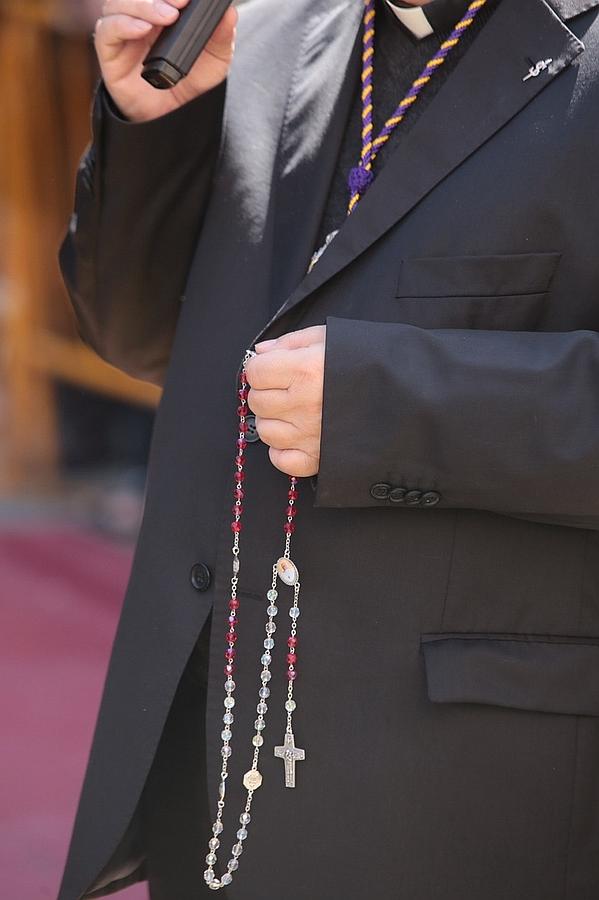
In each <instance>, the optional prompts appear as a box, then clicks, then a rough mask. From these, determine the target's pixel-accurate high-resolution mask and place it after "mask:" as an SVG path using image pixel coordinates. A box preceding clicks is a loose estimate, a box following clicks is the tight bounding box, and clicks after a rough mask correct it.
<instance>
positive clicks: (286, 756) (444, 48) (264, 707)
mask: <svg viewBox="0 0 599 900" xmlns="http://www.w3.org/2000/svg"><path fill="white" fill-rule="evenodd" d="M486 2H487V0H472V2H471V3H470V6H469V7H468V10H467V11H466V14H465V15H464V17H463V18H462V19H460V21H459V22H458V23H457V25H456V26H455V28H454V30H453V31H452V33H451V34H450V35H449V37H448V38H447V39H446V40H445V41H443V43H442V44H441V46H440V47H439V49H438V51H437V52H436V54H435V55H434V56H433V58H432V59H431V60H430V61H429V62H428V63H427V65H426V66H425V68H424V70H423V71H422V73H421V75H420V77H419V78H417V79H416V81H415V82H414V83H413V85H412V87H411V88H410V90H409V91H408V93H407V95H406V96H405V97H404V99H403V100H402V101H401V103H400V104H399V106H398V107H397V109H396V110H395V111H394V113H393V115H392V116H391V117H390V118H389V119H387V121H386V123H385V125H384V127H383V129H382V131H381V133H380V134H379V136H378V137H376V138H375V137H374V132H373V73H374V36H375V15H376V9H375V3H376V0H364V20H363V27H364V34H363V53H362V153H361V157H360V162H359V164H358V165H357V166H356V167H355V168H354V169H352V171H351V173H350V176H349V189H350V200H349V206H348V215H350V214H351V213H352V212H353V211H354V210H355V209H356V208H357V206H358V204H359V202H360V199H361V198H362V197H363V195H364V194H365V193H366V191H367V190H368V189H369V187H370V185H371V184H372V182H373V179H374V172H373V163H374V161H375V159H376V157H377V154H378V152H379V151H380V150H381V148H382V147H383V146H384V145H385V144H386V143H387V141H388V140H389V138H390V137H391V135H392V133H393V132H394V131H395V129H396V128H397V127H398V126H399V125H400V124H401V123H402V122H403V121H404V119H405V117H406V115H407V113H408V111H409V110H410V109H411V107H412V106H413V104H414V103H415V102H416V100H417V99H418V96H419V95H420V93H421V92H422V90H423V89H424V88H425V87H426V86H427V85H428V84H429V82H430V81H431V79H432V78H433V76H434V74H435V73H436V72H437V71H439V69H440V67H441V66H442V65H443V63H444V62H445V60H446V59H447V57H448V56H449V54H450V53H451V52H452V50H453V49H454V48H455V47H456V46H457V45H458V44H459V42H460V40H461V38H462V36H463V35H464V33H465V32H466V31H467V29H468V28H470V26H471V25H472V24H473V23H474V21H475V19H476V16H477V15H478V13H479V12H480V11H481V9H482V8H483V7H484V6H485V4H486ZM336 234H337V232H333V233H332V234H330V235H328V237H327V239H326V242H325V244H324V246H323V247H322V248H321V249H320V250H319V251H318V252H317V253H315V254H314V256H313V258H312V262H311V264H310V271H311V270H312V268H313V267H314V266H315V265H316V263H317V262H318V260H319V259H320V257H321V256H322V254H323V253H324V252H325V250H326V248H327V247H328V246H329V244H331V242H332V241H333V240H334V238H335V236H336ZM254 355H255V354H254V351H252V350H248V351H247V353H246V355H245V359H244V361H243V367H242V370H241V373H240V380H239V390H238V399H239V406H238V408H237V413H238V416H239V437H238V439H237V448H236V456H235V465H236V472H235V475H234V479H235V491H234V499H235V505H234V506H233V514H234V519H233V521H232V523H231V530H232V531H233V534H234V542H233V548H232V550H233V575H232V578H231V599H230V600H229V619H228V623H229V630H228V632H227V633H226V636H225V640H226V643H227V649H226V650H225V660H226V665H225V676H226V681H225V699H224V701H223V702H224V709H225V712H224V715H223V724H224V728H223V731H222V732H221V738H222V742H223V743H222V747H221V751H220V752H221V757H222V768H221V773H220V784H219V789H218V804H217V808H218V812H217V816H216V820H215V822H214V824H213V826H212V837H211V838H210V840H209V842H208V848H209V853H208V855H207V856H206V863H207V866H208V868H207V869H206V871H205V872H204V880H205V881H206V884H207V885H208V886H209V887H210V888H211V889H212V890H215V891H216V890H219V889H220V888H223V887H226V886H227V885H228V884H231V882H232V881H233V873H234V872H235V871H237V869H238V868H239V857H240V856H241V854H242V853H243V842H244V841H245V840H246V838H247V836H248V825H249V824H250V821H251V815H250V810H251V807H252V800H253V797H254V792H255V791H257V790H258V788H259V787H260V786H261V784H262V775H261V774H260V771H259V769H258V760H259V757H260V748H261V747H262V745H263V744H264V738H263V737H262V732H263V731H264V728H265V727H266V713H267V711H268V704H267V702H266V701H267V700H268V699H269V697H270V688H269V686H268V684H269V682H270V680H271V672H270V664H271V662H272V651H273V650H274V646H275V639H274V634H275V631H276V629H277V626H276V624H275V618H276V616H277V614H278V612H279V610H278V607H277V600H278V597H279V593H278V591H277V584H278V583H279V582H282V583H283V584H285V585H287V586H289V587H291V588H293V601H292V604H291V606H290V608H289V615H290V618H291V627H290V633H289V637H288V638H287V648H288V653H287V679H288V686H287V700H286V702H285V711H286V713H287V727H286V730H285V737H284V741H283V744H282V745H281V746H279V747H275V749H274V753H275V756H277V757H279V758H281V759H283V760H284V762H285V785H286V787H289V788H294V787H295V765H296V763H297V762H298V761H300V760H304V759H305V758H306V753H305V751H304V750H301V749H300V748H298V747H296V746H295V739H294V736H293V727H292V726H293V713H294V711H295V708H296V703H295V700H294V699H293V688H294V683H295V679H296V676H297V672H296V668H295V664H296V661H297V620H298V617H299V614H300V608H299V596H300V580H299V572H298V569H297V566H296V565H295V563H294V562H293V560H292V559H291V536H292V534H293V532H294V531H295V523H294V519H295V515H296V512H297V508H296V501H297V499H298V479H297V478H295V477H291V479H290V486H289V490H288V493H287V510H286V521H285V524H284V526H283V531H284V534H285V549H284V552H283V555H282V556H281V557H280V558H279V559H278V560H277V561H276V563H275V564H274V565H273V567H272V584H271V587H270V590H269V591H268V593H267V595H266V597H267V601H268V606H267V608H266V615H267V621H266V625H265V633H266V637H265V639H264V653H263V654H262V655H261V657H260V662H261V664H262V672H261V673H260V688H259V690H258V705H257V706H256V712H257V714H258V718H257V719H256V721H255V722H254V729H255V734H254V736H253V738H252V746H253V756H252V764H251V767H250V768H249V769H248V771H247V772H246V773H245V775H244V777H243V786H244V787H245V789H246V791H247V797H246V803H245V807H244V809H243V812H242V813H241V815H240V816H239V824H240V826H241V827H240V828H239V829H238V831H237V842H236V843H235V844H233V847H232V850H231V858H230V859H229V861H228V863H227V870H226V872H224V874H223V875H222V876H221V877H220V878H217V877H216V874H215V872H214V866H215V865H216V863H217V850H218V849H219V847H220V838H219V835H220V834H221V833H222V831H223V822H222V819H223V813H224V809H225V794H226V781H227V777H228V761H229V758H230V757H231V754H232V749H231V739H232V737H233V723H234V721H235V714H234V712H233V710H234V708H235V697H234V693H235V681H234V680H233V674H234V671H235V655H236V651H235V645H236V642H237V632H236V630H235V629H236V624H237V610H238V609H239V600H238V599H237V583H238V577H239V571H240V560H239V534H240V532H241V518H242V514H243V499H244V489H243V483H244V480H245V471H244V466H245V455H244V450H245V448H246V446H247V441H246V438H245V435H246V433H247V430H248V426H247V423H246V415H247V413H248V405H247V398H248V381H247V377H246V371H245V367H246V364H247V362H248V360H249V359H250V358H251V357H252V356H254Z"/></svg>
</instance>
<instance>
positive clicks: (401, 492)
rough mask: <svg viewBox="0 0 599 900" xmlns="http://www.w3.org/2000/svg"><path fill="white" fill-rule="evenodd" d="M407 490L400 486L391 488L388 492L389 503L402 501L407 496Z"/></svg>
mask: <svg viewBox="0 0 599 900" xmlns="http://www.w3.org/2000/svg"><path fill="white" fill-rule="evenodd" d="M407 493H408V492H407V490H406V489H405V488H402V487H396V488H393V490H392V491H391V493H390V494H389V500H390V501H391V503H403V502H404V501H405V499H406V496H407Z"/></svg>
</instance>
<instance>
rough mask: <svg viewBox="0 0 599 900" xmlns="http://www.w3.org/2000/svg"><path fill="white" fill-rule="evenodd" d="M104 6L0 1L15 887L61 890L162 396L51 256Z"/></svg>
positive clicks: (0, 423)
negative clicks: (79, 299) (79, 304)
mask: <svg viewBox="0 0 599 900" xmlns="http://www.w3.org/2000/svg"><path fill="white" fill-rule="evenodd" d="M100 5H101V2H100V0H0V68H1V71H2V82H1V83H2V88H1V94H0V98H1V99H0V134H1V135H2V140H1V141H0V716H1V722H2V730H1V732H0V872H2V889H1V892H2V896H4V897H7V898H10V900H35V898H51V900H54V898H55V896H56V893H57V890H58V881H59V878H60V874H61V870H62V866H63V863H64V858H65V854H66V849H67V844H68V840H69V836H70V830H71V827H72V822H73V817H74V813H75V807H76V803H77V799H78V794H79V790H80V787H81V780H82V777H83V771H84V768H85V763H86V760H87V755H88V751H89V745H90V741H91V737H92V729H93V724H94V721H95V716H96V712H97V707H98V703H99V700H100V692H101V687H102V683H103V679H104V674H105V670H106V665H107V661H108V654H109V650H110V645H111V642H112V638H113V635H114V630H115V626H116V620H117V617H118V614H119V610H120V606H121V603H122V598H123V592H124V589H125V586H126V581H127V577H128V572H129V567H130V562H131V554H132V546H133V541H134V539H135V536H136V533H137V529H138V525H139V521H140V516H141V511H142V505H143V490H144V478H145V465H146V457H147V452H148V445H149V440H150V434H151V429H152V421H153V410H154V407H155V405H156V403H157V401H158V392H157V390H156V389H154V388H152V387H150V386H149V385H146V384H142V383H140V382H136V381H134V380H132V379H130V378H127V377H126V376H124V375H122V374H121V373H119V372H117V371H116V370H114V369H112V368H111V367H109V366H107V365H105V364H104V363H103V362H101V361H100V360H99V359H98V358H97V357H96V356H95V355H94V354H93V353H92V352H91V351H90V350H89V349H88V348H86V347H85V346H83V345H82V343H81V342H80V341H79V339H78V337H77V334H76V330H75V326H74V320H73V316H72V314H71V312H70V309H69V305H68V301H67V299H66V295H65V291H64V287H63V285H62V281H61V278H60V275H59V271H58V266H57V251H58V246H59V244H60V242H61V240H62V236H63V233H64V231H65V230H66V227H67V225H68V219H69V214H70V210H71V204H72V193H73V185H74V178H75V172H76V169H77V165H78V160H79V158H80V156H81V154H82V152H83V150H84V148H85V146H86V144H87V143H88V140H89V121H90V115H89V112H90V98H91V95H92V91H93V89H94V86H95V83H96V80H97V77H98V73H97V70H96V64H95V58H94V53H93V47H92V41H91V33H92V30H93V25H94V22H95V19H96V17H97V15H98V14H99V8H100ZM122 896H123V897H124V898H125V897H126V898H127V900H141V898H144V897H146V896H147V892H146V890H145V887H143V886H136V887H134V888H131V889H129V890H128V891H125V892H123V895H122Z"/></svg>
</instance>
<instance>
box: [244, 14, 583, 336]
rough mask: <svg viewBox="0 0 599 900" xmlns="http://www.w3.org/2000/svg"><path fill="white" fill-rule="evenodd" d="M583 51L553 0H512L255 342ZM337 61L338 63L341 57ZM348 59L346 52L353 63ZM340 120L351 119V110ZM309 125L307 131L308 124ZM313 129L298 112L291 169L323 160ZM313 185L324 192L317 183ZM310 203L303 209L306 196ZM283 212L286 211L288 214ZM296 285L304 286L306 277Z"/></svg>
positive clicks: (288, 160)
mask: <svg viewBox="0 0 599 900" xmlns="http://www.w3.org/2000/svg"><path fill="white" fill-rule="evenodd" d="M356 5H358V4H356ZM359 5H360V6H361V4H359ZM348 30H349V29H348ZM346 39H347V40H348V41H351V31H350V33H349V34H348V33H347V31H346ZM583 50H584V45H583V44H582V42H581V41H579V40H578V38H577V37H576V36H575V35H574V34H573V33H572V31H570V29H569V28H568V27H567V25H565V24H564V22H563V21H562V20H561V19H560V18H559V17H558V15H557V14H556V13H555V12H554V10H553V9H552V8H551V6H549V4H548V3H547V2H546V0H526V2H523V0H502V2H501V3H500V4H499V6H498V8H497V10H496V11H495V13H494V14H493V16H492V17H491V19H490V20H489V21H488V22H487V24H486V25H485V27H484V28H483V29H482V31H481V32H480V34H479V35H477V37H476V40H475V41H474V43H473V44H472V46H471V47H470V48H469V50H468V52H467V53H466V55H465V56H464V57H463V59H461V60H460V62H459V64H458V66H457V67H456V69H455V70H454V72H453V73H452V76H451V78H449V79H448V80H447V81H446V82H445V83H444V84H443V86H442V87H441V89H440V90H439V92H438V93H437V95H436V96H435V98H434V99H433V100H432V102H431V103H430V104H429V106H428V107H427V109H426V111H425V112H424V113H423V114H422V115H421V117H420V118H419V119H418V122H417V123H415V125H414V127H413V128H412V129H411V130H410V131H409V133H408V134H407V135H406V137H405V140H401V139H400V140H399V141H398V143H397V146H396V149H395V151H394V153H393V154H392V155H391V156H390V157H389V159H388V160H387V163H386V165H385V167H384V168H383V169H382V170H381V172H380V174H379V175H378V177H377V179H376V181H375V182H374V184H373V185H372V187H371V188H370V190H369V192H368V193H367V194H366V196H365V197H364V198H363V200H362V201H361V203H360V205H359V206H358V208H357V210H356V211H355V212H354V214H353V215H352V216H350V217H349V218H348V219H347V220H346V221H345V223H344V224H343V226H342V228H341V230H340V232H339V234H338V236H337V237H336V238H335V240H334V241H333V243H332V244H331V246H330V247H329V249H328V250H327V251H326V252H325V254H324V255H323V257H322V258H321V260H320V261H319V263H318V264H317V266H316V267H315V269H314V270H313V271H312V272H311V273H310V274H308V275H305V277H303V278H302V280H301V282H299V285H298V287H297V288H296V289H295V290H294V291H293V293H292V294H291V295H290V296H289V297H288V299H287V301H286V302H285V303H284V304H283V305H282V306H281V307H280V309H279V310H278V311H277V312H276V313H275V315H274V316H273V318H272V319H271V320H270V321H269V322H268V323H267V324H266V325H265V326H264V328H263V329H262V331H261V332H260V333H259V334H258V335H257V336H256V338H255V341H257V340H260V339H261V338H262V337H263V336H264V335H265V334H266V332H270V330H271V328H272V326H274V325H275V324H276V322H277V321H278V320H279V319H280V318H281V317H282V316H283V315H284V314H285V313H287V312H289V311H290V310H291V309H293V308H294V307H296V306H297V305H298V304H300V303H301V302H302V301H304V300H305V299H306V298H307V297H308V296H309V295H311V294H312V293H313V292H314V291H316V290H317V289H318V288H319V287H321V286H322V285H323V284H324V283H325V282H326V281H328V280H329V279H331V278H333V277H334V276H335V275H336V274H337V273H338V272H340V271H341V270H342V269H343V268H345V267H346V266H347V265H349V264H350V263H351V262H352V261H353V260H355V259H356V258H357V257H358V256H359V255H360V254H362V253H363V252H364V251H365V250H367V249H368V247H370V246H371V245H372V244H373V243H374V242H375V241H376V240H377V239H378V238H380V237H381V236H382V235H384V234H385V232H387V231H388V230H389V229H390V228H391V227H392V226H393V225H394V224H395V223H396V222H398V221H399V220H401V219H402V218H403V217H404V216H406V215H407V214H408V213H409V212H410V210H411V209H413V208H414V206H416V204H417V203H419V202H420V200H422V199H423V198H424V197H425V196H426V195H427V194H428V193H429V192H430V191H431V190H432V189H433V188H434V187H435V186H436V185H437V184H439V182H440V181H442V180H443V179H444V178H445V177H446V176H447V175H448V174H449V173H450V172H452V171H453V170H454V169H455V168H456V167H457V166H459V165H460V163H462V162H463V161H464V160H465V159H466V158H467V157H468V156H470V155H471V154H472V153H474V152H475V151H476V150H477V149H478V148H479V147H480V146H481V145H482V144H483V143H485V142H486V141H487V140H489V138H491V137H492V136H493V135H494V134H495V133H496V132H497V131H499V129H501V128H502V127H503V126H504V125H505V124H506V123H507V122H509V121H510V120H511V119H512V118H513V117H514V116H515V115H516V114H517V113H518V112H519V111H520V110H521V109H523V108H524V107H525V106H526V105H527V104H528V103H529V102H530V101H531V100H532V99H533V98H534V97H535V96H536V95H537V94H538V93H540V92H541V91H542V90H544V88H545V87H546V86H547V85H548V84H549V83H550V82H551V81H552V80H553V79H554V78H555V77H556V76H557V75H558V74H559V73H560V72H561V71H562V70H563V69H564V68H565V67H566V66H568V65H569V64H570V63H571V62H572V60H573V59H574V58H575V57H576V56H577V55H578V54H579V53H581V52H582V51H583ZM336 55H337V58H338V59H341V58H342V53H341V51H340V49H339V47H337V51H336ZM330 59H331V61H332V59H333V57H331V58H330ZM347 59H348V56H347V55H346V57H345V61H347ZM539 60H551V63H550V64H549V67H548V68H547V69H545V70H543V71H541V73H540V74H539V75H538V76H537V77H532V78H528V79H527V80H526V81H524V80H523V79H524V76H525V75H526V74H527V72H528V70H529V68H530V66H531V65H532V64H533V63H536V62H537V61H539ZM312 62H313V63H314V59H313V60H312ZM315 68H317V66H315ZM306 77H307V76H306ZM314 89H315V85H312V91H311V92H310V93H309V95H308V98H307V99H306V101H305V102H307V103H309V102H310V96H311V97H312V102H316V101H315V98H314ZM296 94H297V92H296ZM296 99H297V98H296ZM331 99H332V98H329V102H330V101H331ZM298 102H299V101H298ZM306 114H307V113H306ZM339 118H340V119H342V120H343V121H342V124H343V125H345V121H346V118H347V110H346V109H344V110H343V115H341V114H340V115H339ZM302 124H303V127H302V128H300V127H298V126H300V125H302ZM295 128H297V132H296V133H294V129H295ZM309 130H310V126H309V120H307V119H304V118H303V116H302V117H301V118H300V119H298V117H297V115H293V116H291V117H290V119H289V127H288V133H287V135H286V139H285V149H284V153H283V154H282V162H284V164H285V165H286V166H287V171H288V172H289V170H290V167H291V168H292V169H294V170H299V169H300V168H301V167H302V166H304V165H308V166H309V162H306V161H305V158H307V159H308V160H310V159H313V157H314V154H315V153H316V152H317V151H318V146H316V145H311V144H310V135H309ZM306 132H307V133H306ZM335 133H336V135H337V132H335ZM325 134H326V133H325ZM337 137H338V136H336V140H337ZM337 151H338V143H337V145H336V147H335V153H334V154H332V153H330V151H327V153H328V155H329V156H328V159H327V165H326V172H327V177H328V179H329V180H328V182H327V183H326V184H325V183H324V181H323V182H322V183H320V184H319V185H318V188H319V191H318V192H319V193H320V194H321V197H320V198H318V200H317V199H316V198H315V197H310V198H309V199H308V201H307V202H308V204H309V205H310V204H311V210H312V212H311V219H312V221H311V223H310V224H311V230H310V237H312V236H313V234H314V227H313V226H314V220H315V218H316V216H315V210H316V207H317V204H319V205H318V209H319V210H321V208H322V202H323V199H324V198H326V193H327V190H328V185H329V184H330V176H331V174H332V169H331V162H332V163H333V165H334V160H335V159H336V158H337ZM303 157H304V158H303ZM283 172H285V169H284V170H283ZM406 172H409V176H410V177H409V180H408V179H406V174H405V173H406ZM312 191H313V192H314V194H316V185H314V184H313V185H312ZM280 199H281V202H282V201H285V204H286V207H287V209H286V213H285V214H286V215H287V216H288V217H289V216H291V215H292V210H293V208H294V203H293V197H290V196H289V195H288V193H287V188H286V189H285V190H284V191H282V194H281V198H280ZM277 202H279V201H277ZM301 202H302V206H303V204H304V202H305V201H304V198H303V197H302V198H301ZM289 204H290V205H289ZM295 208H296V209H297V208H298V207H297V206H295ZM283 215H284V214H283V212H281V213H280V216H281V221H282V220H283ZM307 232H308V229H306V230H305V231H304V235H305V236H306V235H307ZM302 254H303V255H301V260H302V263H303V264H304V265H305V261H306V257H305V247H304V246H302ZM297 262H298V257H297V256H296V257H295V265H294V268H293V275H294V276H296V275H297V274H298V270H297ZM299 278H301V271H300V272H299ZM295 283H296V284H298V282H297V281H296V282H295ZM273 335H274V332H270V336H273Z"/></svg>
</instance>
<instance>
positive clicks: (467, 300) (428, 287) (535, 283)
mask: <svg viewBox="0 0 599 900" xmlns="http://www.w3.org/2000/svg"><path fill="white" fill-rule="evenodd" d="M560 256H561V254H559V253H522V254H516V255H499V256H451V257H423V258H418V259H404V260H402V263H401V267H400V272H399V278H398V282H397V290H396V292H395V293H396V296H395V302H396V304H397V312H398V313H399V320H400V321H402V322H404V323H406V324H409V325H417V326H419V327H421V328H477V329H488V330H503V331H534V330H537V329H538V328H539V323H540V320H541V318H542V315H543V311H544V306H545V298H546V296H547V293H548V291H549V288H550V285H551V281H552V279H553V276H554V274H555V270H556V269H557V266H558V263H559V260H560Z"/></svg>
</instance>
